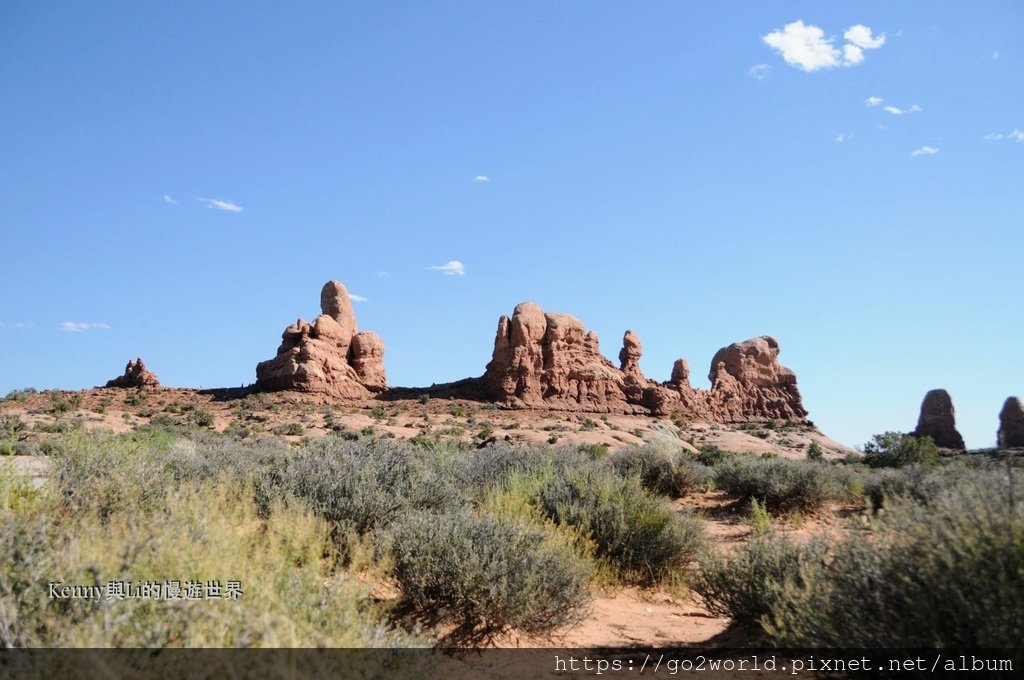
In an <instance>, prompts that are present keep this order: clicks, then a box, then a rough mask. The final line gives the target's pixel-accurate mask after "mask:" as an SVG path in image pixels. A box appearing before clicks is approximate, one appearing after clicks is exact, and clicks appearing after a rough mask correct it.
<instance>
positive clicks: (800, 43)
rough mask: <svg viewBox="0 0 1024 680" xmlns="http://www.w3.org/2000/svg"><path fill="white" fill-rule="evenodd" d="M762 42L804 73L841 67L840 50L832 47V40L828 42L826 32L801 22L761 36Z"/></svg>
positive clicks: (795, 22)
mask: <svg viewBox="0 0 1024 680" xmlns="http://www.w3.org/2000/svg"><path fill="white" fill-rule="evenodd" d="M761 40H762V41H763V42H764V44H766V45H768V47H771V48H774V49H775V50H777V51H778V52H779V54H781V55H782V58H783V59H785V61H786V63H787V64H790V65H791V66H796V67H797V68H799V69H803V70H804V71H808V72H810V71H817V70H818V69H823V68H832V67H833V66H838V65H839V50H837V49H836V48H835V47H833V46H832V39H831V38H829V39H827V40H826V39H825V31H823V30H821V29H820V28H818V27H817V26H808V25H806V24H804V22H803V21H800V20H798V21H794V22H793V23H791V24H786V25H785V27H783V28H782V30H778V29H776V30H774V31H772V32H771V33H769V34H768V35H765V36H761Z"/></svg>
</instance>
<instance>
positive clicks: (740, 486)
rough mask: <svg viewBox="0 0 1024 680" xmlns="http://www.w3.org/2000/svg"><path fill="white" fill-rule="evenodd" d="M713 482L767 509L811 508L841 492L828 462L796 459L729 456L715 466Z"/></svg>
mask: <svg viewBox="0 0 1024 680" xmlns="http://www.w3.org/2000/svg"><path fill="white" fill-rule="evenodd" d="M715 486H716V487H717V488H719V489H722V490H723V491H725V492H726V493H728V494H730V495H732V496H736V497H737V498H741V499H755V498H756V499H759V500H761V501H762V502H763V503H765V505H766V506H767V507H768V509H769V510H771V511H777V510H782V511H785V510H813V509H815V508H817V507H819V506H821V505H822V504H823V503H825V502H827V501H830V500H837V499H840V498H843V497H844V496H845V494H844V490H843V488H842V485H841V483H840V482H839V479H838V478H837V476H836V474H835V471H834V470H833V469H832V467H831V466H829V465H825V464H822V463H811V462H807V461H799V460H786V459H764V458H753V457H739V456H737V457H733V458H730V459H729V460H727V461H725V462H724V463H722V464H721V465H719V466H718V467H717V468H716V470H715Z"/></svg>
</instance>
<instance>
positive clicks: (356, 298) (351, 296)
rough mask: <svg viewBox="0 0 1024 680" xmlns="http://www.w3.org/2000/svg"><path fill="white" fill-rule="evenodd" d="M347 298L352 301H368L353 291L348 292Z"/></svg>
mask: <svg viewBox="0 0 1024 680" xmlns="http://www.w3.org/2000/svg"><path fill="white" fill-rule="evenodd" d="M348 298H349V299H350V300H352V302H369V300H367V299H366V298H364V297H363V296H362V295H356V294H355V293H349V294H348Z"/></svg>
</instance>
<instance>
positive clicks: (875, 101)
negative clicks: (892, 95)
mask: <svg viewBox="0 0 1024 680" xmlns="http://www.w3.org/2000/svg"><path fill="white" fill-rule="evenodd" d="M882 101H883V99H882V98H881V97H868V98H867V99H865V100H864V103H865V104H866V105H868V106H878V105H879V104H881V103H882Z"/></svg>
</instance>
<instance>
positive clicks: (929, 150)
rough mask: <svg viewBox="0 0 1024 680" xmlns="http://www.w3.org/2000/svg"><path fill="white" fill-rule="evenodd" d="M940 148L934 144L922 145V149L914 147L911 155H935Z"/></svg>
mask: <svg viewBox="0 0 1024 680" xmlns="http://www.w3.org/2000/svg"><path fill="white" fill-rule="evenodd" d="M938 152H939V150H938V149H937V148H936V147H934V146H922V147H921V148H920V149H914V150H913V151H911V152H910V155H911V156H934V155H935V154H937V153H938Z"/></svg>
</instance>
